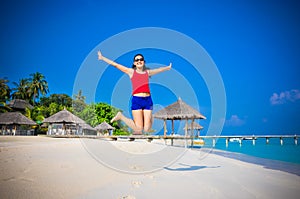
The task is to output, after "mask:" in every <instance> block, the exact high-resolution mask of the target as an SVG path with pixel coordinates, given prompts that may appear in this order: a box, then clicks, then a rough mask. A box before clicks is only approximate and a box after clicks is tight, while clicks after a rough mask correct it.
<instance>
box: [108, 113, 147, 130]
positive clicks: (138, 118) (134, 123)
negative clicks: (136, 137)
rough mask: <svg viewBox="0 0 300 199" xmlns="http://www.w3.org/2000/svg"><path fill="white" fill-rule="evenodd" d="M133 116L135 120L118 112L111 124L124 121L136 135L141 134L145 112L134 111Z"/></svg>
mask: <svg viewBox="0 0 300 199" xmlns="http://www.w3.org/2000/svg"><path fill="white" fill-rule="evenodd" d="M132 115H133V119H134V120H132V119H130V118H127V117H126V116H124V115H123V114H122V113H121V112H118V113H117V115H116V116H115V117H114V118H113V119H112V120H111V121H110V122H111V123H113V122H115V121H118V120H122V121H123V122H124V123H125V124H126V125H127V126H129V128H131V129H132V130H133V131H134V132H135V133H139V134H141V133H142V130H143V112H142V110H133V111H132Z"/></svg>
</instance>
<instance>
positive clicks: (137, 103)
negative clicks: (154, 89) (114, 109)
mask: <svg viewBox="0 0 300 199" xmlns="http://www.w3.org/2000/svg"><path fill="white" fill-rule="evenodd" d="M131 110H153V102H152V98H151V96H148V97H139V96H132V98H131Z"/></svg>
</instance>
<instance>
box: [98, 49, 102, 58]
mask: <svg viewBox="0 0 300 199" xmlns="http://www.w3.org/2000/svg"><path fill="white" fill-rule="evenodd" d="M102 59H103V56H102V53H101V52H100V50H99V51H98V60H102Z"/></svg>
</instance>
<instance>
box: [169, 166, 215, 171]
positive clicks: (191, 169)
mask: <svg viewBox="0 0 300 199" xmlns="http://www.w3.org/2000/svg"><path fill="white" fill-rule="evenodd" d="M180 165H181V166H182V167H179V168H170V167H164V169H166V170H169V171H196V170H200V169H215V168H219V167H220V166H196V165H187V164H180Z"/></svg>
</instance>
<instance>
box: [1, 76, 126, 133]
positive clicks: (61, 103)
mask: <svg viewBox="0 0 300 199" xmlns="http://www.w3.org/2000/svg"><path fill="white" fill-rule="evenodd" d="M8 82H9V81H8V80H7V79H6V78H3V79H0V113H1V112H7V111H10V108H9V107H8V106H7V101H9V100H10V99H22V100H25V101H28V102H29V103H31V104H32V105H34V108H33V109H28V108H27V109H26V110H25V112H24V113H23V114H24V115H26V116H27V117H28V118H31V119H32V120H34V121H36V122H37V123H38V124H41V123H42V121H43V120H44V119H45V118H47V117H49V116H51V115H53V114H55V113H57V112H59V111H61V110H63V109H64V108H66V109H67V110H69V111H70V112H73V113H74V114H75V115H77V116H78V117H80V118H81V119H83V120H84V121H85V122H86V123H88V124H89V125H91V126H93V127H95V126H97V125H98V124H100V123H102V122H104V121H105V122H107V123H109V122H110V120H111V119H112V118H113V117H114V116H115V115H116V113H117V112H118V111H120V110H119V109H116V108H115V107H113V106H111V105H109V104H107V103H102V102H100V103H96V104H95V103H92V104H86V103H85V96H83V95H82V91H81V90H79V91H78V94H76V95H74V97H73V99H72V98H71V97H70V96H68V95H66V94H51V95H50V96H49V97H47V96H45V95H46V94H47V93H48V92H49V88H48V83H47V81H46V80H45V76H44V75H43V74H41V73H39V72H37V73H33V74H30V78H24V79H20V80H19V82H18V83H16V82H13V86H14V88H13V89H10V87H9V86H8ZM11 92H12V94H11ZM111 125H112V126H113V127H115V130H114V134H115V135H128V134H129V133H128V127H127V126H125V125H123V124H122V123H121V122H114V123H113V124H111ZM37 130H38V131H39V132H42V131H45V129H43V128H42V127H41V126H40V125H39V126H38V127H37ZM43 133H45V132H43Z"/></svg>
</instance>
